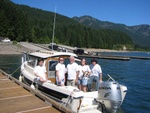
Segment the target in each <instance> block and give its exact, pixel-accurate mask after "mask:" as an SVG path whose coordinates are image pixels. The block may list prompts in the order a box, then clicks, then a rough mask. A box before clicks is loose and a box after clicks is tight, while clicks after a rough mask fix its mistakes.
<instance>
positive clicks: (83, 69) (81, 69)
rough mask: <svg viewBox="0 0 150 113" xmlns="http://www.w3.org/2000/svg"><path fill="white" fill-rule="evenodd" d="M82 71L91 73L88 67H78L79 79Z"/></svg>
mask: <svg viewBox="0 0 150 113" xmlns="http://www.w3.org/2000/svg"><path fill="white" fill-rule="evenodd" d="M83 71H84V72H85V71H86V72H91V70H90V68H89V66H88V65H84V66H82V65H79V77H81V76H82V75H83Z"/></svg>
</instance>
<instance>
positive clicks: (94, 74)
mask: <svg viewBox="0 0 150 113" xmlns="http://www.w3.org/2000/svg"><path fill="white" fill-rule="evenodd" d="M90 69H91V75H90V78H89V80H88V90H89V91H91V84H92V83H93V82H95V86H96V87H95V90H96V91H98V87H99V83H100V82H102V69H101V67H100V65H99V64H97V60H96V59H92V60H91V64H90Z"/></svg>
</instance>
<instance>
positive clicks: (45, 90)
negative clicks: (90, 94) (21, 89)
mask: <svg viewBox="0 0 150 113" xmlns="http://www.w3.org/2000/svg"><path fill="white" fill-rule="evenodd" d="M23 80H24V82H25V83H26V84H27V85H29V86H31V84H32V83H33V85H34V86H35V88H36V89H38V90H40V91H42V92H43V93H44V94H46V95H48V96H52V97H55V98H57V99H59V100H62V99H63V98H67V97H68V95H66V94H63V93H60V92H57V91H55V90H52V89H50V88H47V87H44V86H42V84H38V83H36V82H33V81H31V80H29V79H28V78H27V77H25V76H24V79H23Z"/></svg>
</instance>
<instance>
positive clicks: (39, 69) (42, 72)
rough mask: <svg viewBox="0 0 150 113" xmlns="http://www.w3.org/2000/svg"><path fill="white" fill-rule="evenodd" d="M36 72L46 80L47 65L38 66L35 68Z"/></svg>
mask: <svg viewBox="0 0 150 113" xmlns="http://www.w3.org/2000/svg"><path fill="white" fill-rule="evenodd" d="M34 73H36V74H37V75H39V76H41V77H42V78H43V79H44V80H46V76H45V73H46V67H45V66H42V67H41V66H39V65H38V66H36V67H35V68H34Z"/></svg>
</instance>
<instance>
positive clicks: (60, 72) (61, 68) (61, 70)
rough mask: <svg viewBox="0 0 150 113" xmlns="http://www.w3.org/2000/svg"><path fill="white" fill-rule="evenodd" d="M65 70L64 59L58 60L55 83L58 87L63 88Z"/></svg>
mask: <svg viewBox="0 0 150 113" xmlns="http://www.w3.org/2000/svg"><path fill="white" fill-rule="evenodd" d="M65 73H66V68H65V65H64V58H63V57H60V58H59V63H58V64H57V65H56V83H57V85H59V86H64V83H65Z"/></svg>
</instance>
